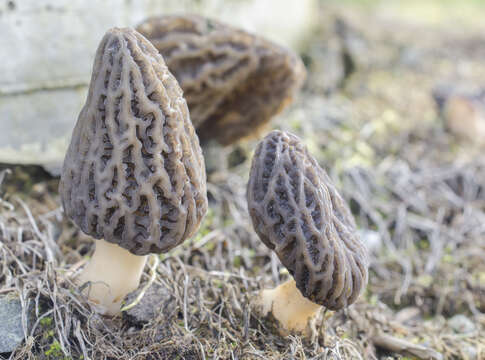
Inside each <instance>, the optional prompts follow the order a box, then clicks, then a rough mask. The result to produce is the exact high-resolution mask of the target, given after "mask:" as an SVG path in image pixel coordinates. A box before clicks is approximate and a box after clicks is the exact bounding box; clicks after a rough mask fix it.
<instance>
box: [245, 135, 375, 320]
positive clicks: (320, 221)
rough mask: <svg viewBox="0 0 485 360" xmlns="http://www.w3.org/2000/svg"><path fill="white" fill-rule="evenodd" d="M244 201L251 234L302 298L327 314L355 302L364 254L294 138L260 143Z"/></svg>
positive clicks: (330, 190) (346, 215) (363, 278)
mask: <svg viewBox="0 0 485 360" xmlns="http://www.w3.org/2000/svg"><path fill="white" fill-rule="evenodd" d="M247 197H248V208H249V213H250V216H251V219H252V221H253V225H254V229H255V231H256V233H257V234H258V235H259V237H260V239H261V240H262V241H263V242H264V243H265V244H266V246H268V247H269V248H270V249H271V250H273V251H274V252H275V253H276V254H277V255H278V258H279V259H280V261H281V263H282V264H283V265H284V266H285V267H286V268H287V269H288V271H289V272H290V274H291V275H292V276H293V278H294V281H295V283H296V287H297V288H298V289H299V291H300V292H301V295H303V297H305V298H306V299H308V300H310V301H311V302H313V303H315V304H319V305H323V306H325V307H326V308H328V309H330V310H339V309H342V308H344V307H346V306H348V305H350V304H352V303H353V302H355V300H356V299H357V297H358V296H359V294H360V293H361V291H362V289H363V288H364V287H365V285H366V283H367V267H368V258H367V253H366V250H365V248H364V246H363V244H362V243H361V242H360V240H359V239H358V237H357V233H356V226H355V222H354V219H353V217H352V214H351V213H350V210H349V209H348V207H347V204H346V203H345V201H344V200H343V199H342V197H341V196H340V194H339V193H338V192H337V190H336V188H335V186H334V185H333V183H332V181H331V180H330V178H329V177H328V175H327V174H326V173H325V171H324V170H323V169H322V168H321V167H320V165H319V164H318V163H317V161H316V160H315V159H314V158H313V156H312V155H311V154H310V153H309V152H308V150H307V149H306V147H305V146H304V145H303V144H302V142H301V141H300V139H298V138H297V137H296V136H294V135H292V134H290V133H285V132H281V131H273V132H271V133H270V134H269V135H267V136H266V137H265V138H264V139H263V140H262V141H261V142H260V144H259V145H258V147H257V149H256V152H255V155H254V158H253V162H252V166H251V173H250V178H249V183H248V192H247ZM287 287H288V286H287ZM301 295H300V296H301Z"/></svg>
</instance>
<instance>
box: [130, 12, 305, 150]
mask: <svg viewBox="0 0 485 360" xmlns="http://www.w3.org/2000/svg"><path fill="white" fill-rule="evenodd" d="M137 30H138V31H140V33H142V34H143V35H144V36H146V37H147V39H148V40H150V41H151V42H152V43H153V44H154V45H155V47H156V48H157V49H158V50H159V51H160V53H161V54H162V55H163V57H164V58H165V61H166V62H167V66H168V68H169V69H170V71H171V72H172V73H173V74H174V76H175V77H176V78H177V80H178V81H179V83H180V86H181V87H182V89H183V91H184V95H185V98H186V99H187V103H188V106H189V109H190V114H191V117H192V121H193V123H194V126H195V127H196V129H197V133H198V134H199V136H200V138H201V140H202V141H206V140H212V139H215V140H217V141H218V142H220V143H221V144H223V145H227V144H231V143H234V142H236V141H237V140H239V139H241V138H243V137H246V136H249V135H254V134H257V132H258V129H259V128H261V127H262V126H264V125H265V124H266V123H267V122H268V121H269V120H270V119H271V117H272V116H274V115H276V114H277V113H278V112H279V111H281V110H282V109H283V108H284V107H285V106H286V105H287V104H288V103H290V102H291V100H292V98H293V96H294V94H295V93H296V91H297V90H298V89H299V88H300V86H301V84H302V83H303V80H304V78H305V75H306V71H305V67H304V65H303V62H302V61H301V59H300V58H299V57H298V56H297V55H296V54H294V53H293V52H292V51H290V50H288V49H285V48H283V47H281V46H278V45H276V44H274V43H272V42H270V41H268V40H266V39H264V38H262V37H259V36H256V35H252V34H249V33H247V32H245V31H243V30H240V29H237V28H234V27H232V26H229V25H226V24H223V23H221V22H218V21H215V20H211V19H207V18H204V17H202V16H197V15H181V16H177V15H173V16H160V17H155V18H151V19H148V20H146V21H145V22H143V23H142V24H140V25H139V26H138V27H137Z"/></svg>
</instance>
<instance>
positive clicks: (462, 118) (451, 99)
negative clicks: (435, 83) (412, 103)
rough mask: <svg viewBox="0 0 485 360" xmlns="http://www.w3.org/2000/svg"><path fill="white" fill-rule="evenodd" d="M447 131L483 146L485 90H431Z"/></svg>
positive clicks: (438, 88) (441, 87) (444, 87)
mask: <svg viewBox="0 0 485 360" xmlns="http://www.w3.org/2000/svg"><path fill="white" fill-rule="evenodd" d="M433 97H434V100H435V101H436V104H437V106H438V110H439V112H440V113H441V115H442V116H443V119H444V120H445V124H446V127H447V129H448V130H449V131H450V132H451V133H453V134H455V135H456V136H458V137H460V138H462V139H466V140H468V141H469V142H470V143H472V144H476V145H479V146H483V145H485V89H483V88H481V89H466V88H464V89H460V87H457V88H453V87H452V86H451V85H449V86H439V87H436V88H435V89H434V90H433Z"/></svg>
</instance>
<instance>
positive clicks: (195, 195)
mask: <svg viewBox="0 0 485 360" xmlns="http://www.w3.org/2000/svg"><path fill="white" fill-rule="evenodd" d="M59 192H60V195H61V199H62V204H63V207H64V211H65V213H66V215H67V216H68V217H70V218H71V219H72V220H73V221H74V222H75V223H76V224H77V225H78V226H79V227H80V228H81V230H82V231H83V232H84V233H86V234H88V235H90V236H92V237H94V238H96V239H99V240H98V241H97V244H96V250H95V252H94V255H93V256H92V258H91V261H90V263H89V264H88V265H87V266H86V268H85V269H84V271H83V273H82V274H81V275H80V277H79V279H78V282H79V283H80V284H82V283H86V282H90V283H91V284H92V285H91V286H89V287H88V292H89V294H88V297H89V299H90V300H91V301H92V302H94V303H97V304H99V305H100V311H101V312H105V313H107V314H115V313H117V312H118V311H119V310H120V304H121V301H122V299H123V297H124V296H125V295H126V294H127V293H129V292H131V291H133V290H134V289H136V288H137V287H138V285H139V281H140V276H141V274H142V270H143V267H144V265H145V262H146V257H147V255H148V254H150V253H157V254H158V253H164V252H166V251H168V250H170V249H172V248H173V247H175V246H177V245H179V244H180V243H182V242H183V241H184V240H185V239H187V238H189V237H190V236H192V235H193V234H194V233H195V232H196V231H197V229H198V227H199V225H200V222H201V220H202V218H203V217H204V215H205V213H206V211H207V195H206V175H205V167H204V160H203V157H202V151H201V148H200V146H199V140H198V138H197V135H196V134H195V130H194V128H193V126H192V123H191V121H190V117H189V112H188V109H187V104H186V102H185V100H184V98H183V96H182V90H181V89H180V87H179V85H178V83H177V81H176V79H175V78H174V77H173V76H172V75H171V74H170V72H169V71H168V69H167V67H166V65H165V64H164V62H163V58H162V57H161V56H160V54H159V53H158V51H157V50H156V49H155V48H154V47H153V45H152V44H151V43H150V42H149V41H148V40H146V39H145V38H144V37H143V36H142V35H140V34H139V33H137V32H136V31H135V30H133V29H129V28H126V29H119V28H113V29H111V30H109V31H108V32H107V33H106V35H105V36H104V38H103V39H102V41H101V44H100V45H99V47H98V50H97V53H96V58H95V61H94V66H93V75H92V78H91V83H90V87H89V93H88V98H87V101H86V104H85V105H84V107H83V109H82V110H81V113H80V115H79V118H78V120H77V124H76V126H75V128H74V131H73V134H72V139H71V144H70V146H69V149H68V151H67V154H66V157H65V160H64V166H63V169H62V175H61V182H60V186H59ZM103 238H104V240H103Z"/></svg>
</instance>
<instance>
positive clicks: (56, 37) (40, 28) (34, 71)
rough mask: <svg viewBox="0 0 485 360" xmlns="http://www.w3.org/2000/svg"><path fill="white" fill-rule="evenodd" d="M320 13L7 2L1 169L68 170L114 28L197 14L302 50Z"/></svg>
mask: <svg viewBox="0 0 485 360" xmlns="http://www.w3.org/2000/svg"><path fill="white" fill-rule="evenodd" d="M315 7H316V0H0V162H7V163H36V164H42V165H49V166H54V167H58V166H59V164H60V163H62V160H63V157H64V151H65V148H66V146H67V144H68V141H69V136H70V133H71V130H72V128H73V126H74V123H75V121H76V118H77V114H78V113H79V110H80V108H81V106H82V105H83V103H84V100H85V94H86V86H87V84H88V82H89V78H90V73H91V67H92V62H93V58H94V53H95V51H96V47H97V45H98V43H99V41H100V40H101V38H102V36H103V34H104V32H105V31H106V30H107V29H108V28H110V27H113V26H135V25H137V24H138V23H140V22H141V21H142V20H144V19H145V18H147V17H149V16H156V15H161V14H170V13H183V12H191V13H198V14H203V15H207V16H210V17H214V18H217V19H219V20H222V21H226V22H228V23H230V24H233V25H237V26H240V27H243V28H245V29H247V30H249V31H253V32H258V33H260V34H263V35H265V36H267V37H269V38H270V39H272V40H274V41H276V42H278V43H282V44H285V45H288V46H291V47H293V48H296V47H297V44H298V42H299V40H300V39H301V38H302V37H304V36H305V34H306V32H307V31H308V29H309V27H310V26H311V24H312V23H313V22H314V21H316V20H317V19H315V18H314V14H315V13H316V12H315V11H314V10H315Z"/></svg>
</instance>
